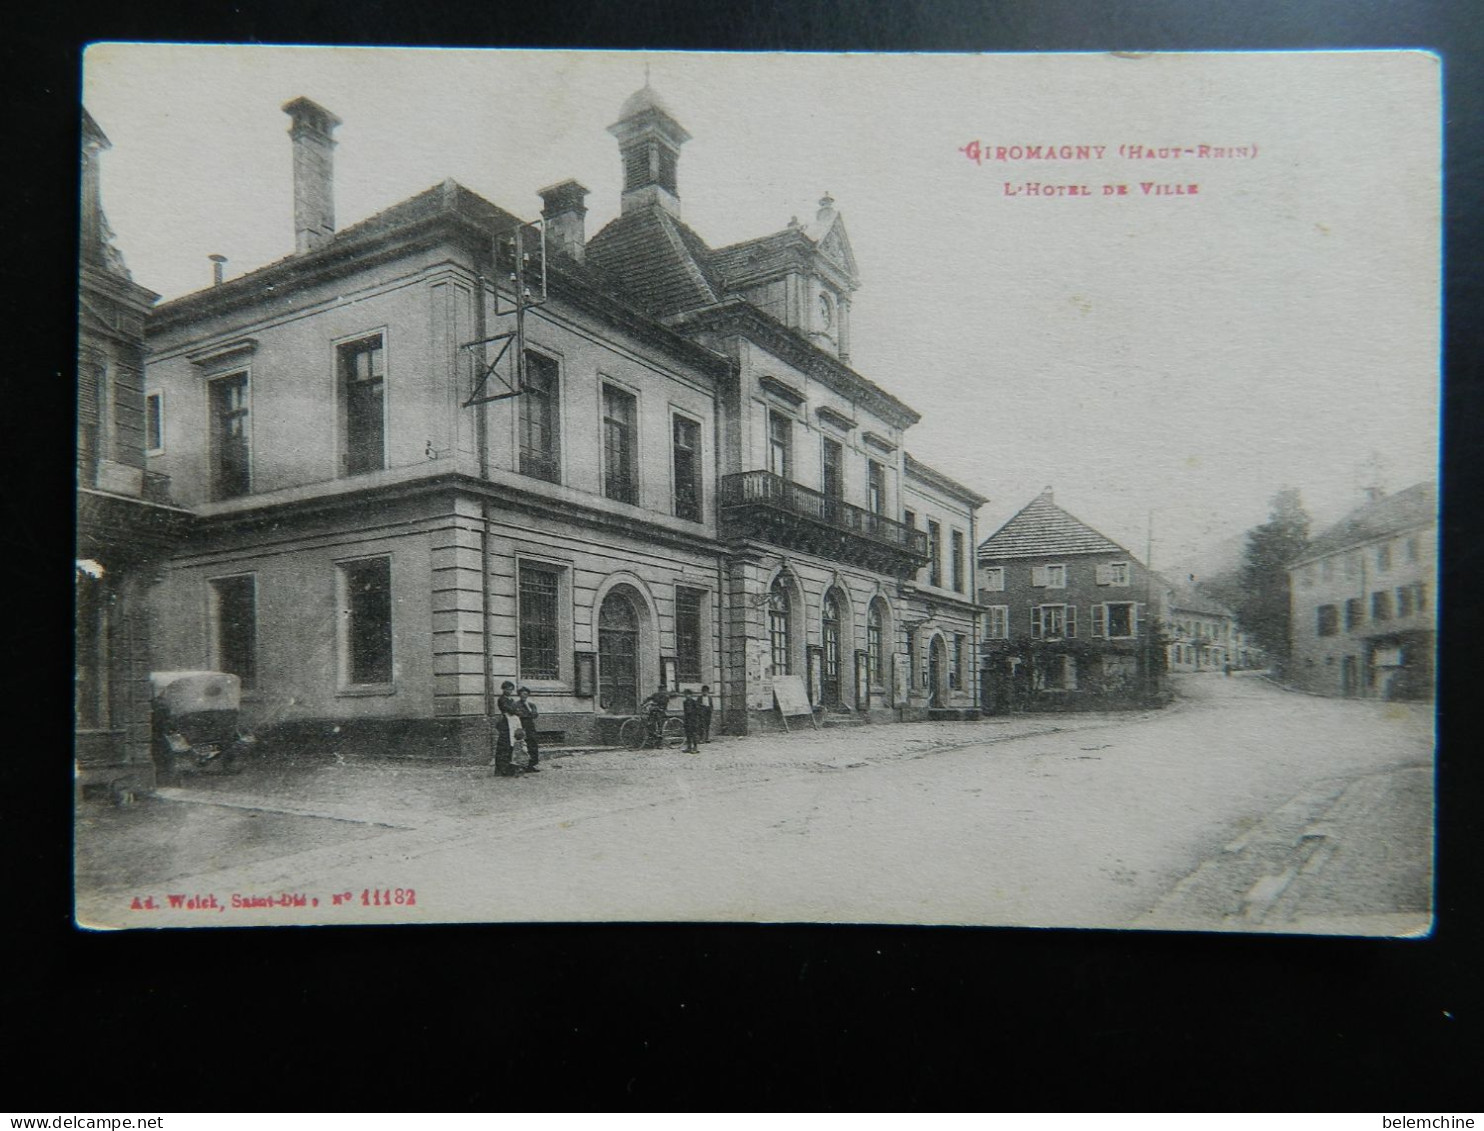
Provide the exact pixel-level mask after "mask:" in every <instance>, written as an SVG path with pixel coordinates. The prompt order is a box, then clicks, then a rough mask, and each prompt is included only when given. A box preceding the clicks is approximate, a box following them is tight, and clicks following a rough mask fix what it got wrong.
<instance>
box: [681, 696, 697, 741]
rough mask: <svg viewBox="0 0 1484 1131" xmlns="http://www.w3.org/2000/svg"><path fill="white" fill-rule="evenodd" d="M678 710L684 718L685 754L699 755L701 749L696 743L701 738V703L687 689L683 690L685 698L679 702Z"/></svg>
mask: <svg viewBox="0 0 1484 1131" xmlns="http://www.w3.org/2000/svg"><path fill="white" fill-rule="evenodd" d="M680 709H681V713H682V715H683V716H684V718H685V752H686V753H687V754H699V753H700V752H701V748H700V747H699V746H697V745H696V743H697V742H699V741H700V738H701V701H700V700H699V699H697V698H696V693H695V691H693V690H692V689H691V688H689V687H687V688H686V689H685V698H684V700H682V701H681V704H680Z"/></svg>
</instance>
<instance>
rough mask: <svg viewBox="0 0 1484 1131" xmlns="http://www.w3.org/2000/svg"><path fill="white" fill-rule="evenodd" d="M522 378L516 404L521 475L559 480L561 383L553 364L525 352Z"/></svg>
mask: <svg viewBox="0 0 1484 1131" xmlns="http://www.w3.org/2000/svg"><path fill="white" fill-rule="evenodd" d="M525 369H526V371H525V378H524V380H523V382H522V385H521V395H520V397H518V398H517V400H516V404H517V405H518V407H519V412H520V470H521V474H522V475H530V476H532V477H534V478H536V479H545V480H546V481H547V482H548V483H558V482H560V481H561V466H562V465H561V428H560V420H561V418H560V415H559V413H560V410H561V382H560V380H559V376H560V371H559V370H558V368H557V363H556V362H555V361H553V360H552V359H551V358H549V357H544V356H542V355H541V354H539V353H532V352H531V351H530V350H527V351H526V361H525Z"/></svg>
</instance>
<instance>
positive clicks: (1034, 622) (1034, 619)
mask: <svg viewBox="0 0 1484 1131" xmlns="http://www.w3.org/2000/svg"><path fill="white" fill-rule="evenodd" d="M1031 636H1032V637H1034V638H1036V639H1039V638H1040V636H1041V606H1040V605H1037V606H1036V607H1035V608H1033V609H1031Z"/></svg>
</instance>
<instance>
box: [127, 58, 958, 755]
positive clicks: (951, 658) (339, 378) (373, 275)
mask: <svg viewBox="0 0 1484 1131" xmlns="http://www.w3.org/2000/svg"><path fill="white" fill-rule="evenodd" d="M284 111H285V113H286V114H287V115H288V117H289V120H290V130H289V133H290V145H291V146H292V150H293V156H294V164H293V169H294V227H295V250H294V252H293V253H292V254H290V255H288V256H286V257H284V258H283V259H280V260H278V261H277V262H275V263H272V264H269V265H268V266H266V267H263V268H260V269H258V270H255V271H252V272H250V273H248V274H246V275H243V276H240V277H237V278H230V279H229V278H225V277H221V278H219V279H218V281H217V283H216V284H215V285H212V286H210V287H207V288H205V289H203V290H201V291H198V292H195V293H193V294H189V295H186V296H184V297H182V298H178V299H175V300H173V301H170V302H166V303H163V304H160V305H159V306H157V307H156V308H155V309H154V311H153V313H152V314H151V316H150V318H149V322H148V328H147V354H148V359H147V364H146V368H145V375H144V395H145V396H146V397H147V398H150V404H151V405H152V409H151V411H153V412H154V413H156V417H157V419H158V425H157V427H158V440H159V443H158V446H157V447H156V448H154V449H152V451H151V452H150V455H149V457H148V470H149V473H150V474H152V475H161V476H169V477H170V479H171V481H172V482H173V483H174V484H175V496H174V497H175V501H176V502H177V503H178V504H179V505H181V506H184V507H186V508H188V509H189V510H190V511H191V512H192V514H193V515H194V524H193V526H192V530H191V535H190V538H189V540H188V541H187V542H186V543H185V544H184V545H183V546H182V547H181V548H180V549H179V550H178V551H177V552H176V553H175V555H174V557H173V559H172V560H171V562H170V564H169V567H168V569H167V570H166V572H165V577H164V580H163V582H162V583H161V584H160V586H159V587H158V589H157V590H156V593H155V599H154V601H153V608H154V611H155V615H154V622H153V623H154V628H155V640H154V645H155V649H156V658H155V665H156V667H159V668H179V669H188V668H210V669H216V670H223V671H229V672H234V673H235V674H237V675H239V676H240V677H241V679H242V682H243V688H244V711H245V714H246V716H247V722H248V723H249V725H251V726H252V727H253V728H254V729H255V730H256V731H257V732H258V733H259V734H260V736H262V737H263V738H265V739H266V740H270V741H271V740H272V739H273V738H274V737H275V736H277V737H282V738H292V739H297V740H300V741H305V742H311V743H314V742H319V743H327V744H333V745H335V746H336V747H337V748H341V747H345V748H357V749H360V748H364V749H367V750H398V749H409V748H416V749H418V750H420V751H423V752H428V753H436V752H442V753H445V754H448V755H455V756H466V757H473V756H479V755H481V754H482V753H483V752H485V751H486V750H487V749H488V741H489V720H490V718H491V717H492V714H493V712H494V698H495V696H496V695H497V694H498V688H499V685H500V683H501V682H503V681H504V680H506V679H509V680H513V681H516V682H518V683H520V684H522V685H524V686H528V687H529V688H530V689H531V691H532V694H533V696H534V698H535V699H536V700H537V702H538V704H539V707H540V711H541V718H542V726H543V728H549V729H548V733H551V734H553V735H560V736H561V737H563V738H564V739H565V740H566V741H568V742H587V741H599V742H602V741H609V740H611V739H612V738H613V736H614V735H615V734H616V731H617V726H618V724H619V723H620V722H621V721H622V720H623V719H624V718H626V717H628V716H630V715H632V714H633V713H635V712H636V711H638V710H639V709H640V704H641V702H642V700H643V699H644V697H645V696H647V695H648V694H649V693H650V692H652V691H653V690H654V689H655V688H656V687H659V686H661V685H663V686H665V687H668V688H671V689H675V688H679V687H691V686H700V685H703V684H704V685H708V686H709V687H710V688H711V689H712V692H713V694H714V695H715V696H716V702H717V707H718V713H719V721H720V724H721V727H722V728H723V729H726V730H728V731H731V732H737V733H745V732H748V731H750V730H755V729H757V728H759V727H770V726H773V725H776V723H777V712H776V711H775V709H774V696H773V684H774V682H775V681H777V680H779V679H781V678H790V677H795V676H796V677H799V678H800V679H801V680H802V682H803V684H804V686H805V688H806V692H807V694H808V696H809V699H810V702H811V703H813V704H814V705H815V706H816V708H817V713H818V714H820V715H822V716H824V717H826V718H827V719H830V720H833V721H837V722H854V721H870V720H875V721H888V720H897V719H905V718H921V717H927V716H928V714H929V712H932V711H946V712H950V713H971V712H972V710H973V708H974V706H975V704H976V692H975V688H976V679H977V674H976V672H977V667H976V664H977V656H978V651H979V648H978V643H979V641H978V618H977V615H976V607H975V601H974V594H975V591H976V582H975V569H976V566H975V562H974V555H973V553H972V547H973V546H974V544H975V538H976V528H975V517H974V516H975V511H976V510H977V509H978V507H979V506H980V505H982V504H983V502H984V501H985V499H984V497H983V496H981V495H979V494H978V493H976V492H975V491H973V490H972V489H970V488H967V487H964V486H962V485H960V484H957V483H955V482H953V481H952V480H950V479H948V478H947V477H946V476H943V475H941V474H940V473H938V472H936V471H934V470H933V469H932V468H930V467H928V466H927V465H926V464H922V463H920V462H919V461H917V460H915V459H913V458H912V457H911V456H910V455H909V454H908V453H907V451H906V446H905V440H906V433H907V432H908V430H909V429H910V428H911V426H912V425H913V424H915V423H916V422H917V421H918V419H919V416H918V414H917V412H916V411H914V410H913V409H912V408H911V407H910V406H908V405H907V404H905V403H904V402H903V401H901V400H900V399H899V398H898V397H896V396H895V395H893V394H892V393H891V392H889V391H887V390H886V389H884V388H882V387H881V386H879V385H877V384H875V383H874V382H873V381H871V380H870V379H869V378H867V377H865V376H864V375H862V374H861V373H860V372H858V371H857V370H856V369H855V368H854V367H853V366H852V364H851V360H850V307H851V296H852V294H853V292H854V291H855V290H856V288H857V287H858V286H859V285H860V278H859V274H858V269H857V265H856V262H855V258H854V255H853V253H852V251H851V247H850V241H849V238H848V236H847V235H846V232H845V226H844V222H843V220H842V219H841V217H840V214H839V212H838V211H837V210H836V209H835V207H834V201H833V200H831V199H830V198H829V197H828V196H826V197H825V198H823V199H822V200H821V201H820V203H819V207H818V211H817V213H816V215H815V217H814V220H813V221H812V222H810V223H809V224H807V225H805V224H800V223H798V222H793V223H790V224H789V225H788V226H787V227H785V228H784V229H782V230H780V231H778V232H775V233H772V234H770V235H766V236H763V237H760V238H758V239H755V240H751V241H746V242H743V243H741V244H735V245H731V246H728V247H721V248H714V249H713V248H711V247H709V246H708V245H707V244H706V242H705V241H704V240H703V239H702V238H701V237H700V236H699V235H698V234H697V233H695V232H694V231H692V230H691V229H690V228H689V227H688V226H686V224H685V223H684V222H683V221H682V219H681V212H680V191H679V180H678V167H679V161H680V151H681V148H682V147H683V145H684V143H685V141H686V140H687V139H688V136H689V135H688V134H687V133H686V131H685V130H684V128H683V127H682V126H681V125H680V123H679V120H678V118H677V117H676V115H675V114H674V113H673V112H672V111H671V110H670V109H669V108H668V107H667V106H666V105H665V104H664V102H663V101H662V100H661V99H660V98H659V96H658V95H657V94H656V93H655V92H654V91H653V89H652V88H651V87H649V86H648V84H647V83H646V85H645V86H644V88H642V89H641V90H639V91H638V92H636V93H635V94H634V95H633V96H631V97H630V98H629V100H628V101H627V102H626V103H625V104H624V106H623V107H622V109H621V111H620V113H619V117H618V121H617V122H616V123H615V124H614V125H613V126H612V127H611V132H612V134H613V135H614V136H615V138H616V140H617V143H618V151H619V152H618V156H619V159H620V160H621V162H622V168H623V172H624V188H623V195H622V200H621V213H620V215H619V216H618V217H617V218H616V219H614V220H613V221H612V222H611V223H609V224H608V225H606V226H605V227H604V228H603V229H602V230H601V231H599V232H597V233H595V234H593V235H592V236H589V235H588V234H587V232H586V230H585V228H586V197H587V196H588V190H587V189H585V188H584V187H583V186H582V185H581V184H579V183H578V182H576V181H575V180H567V181H563V182H561V183H560V184H556V185H552V186H550V187H549V188H546V189H543V190H541V192H540V196H541V200H542V204H543V208H542V213H541V221H540V222H539V224H538V223H535V222H527V221H525V220H523V219H522V218H520V217H518V216H517V215H515V214H514V213H512V212H508V211H506V210H504V209H502V208H499V207H497V206H495V205H493V204H491V203H489V202H488V201H486V200H484V199H483V198H481V197H480V196H478V195H477V194H475V193H473V192H471V191H469V190H468V189H466V188H464V187H462V186H461V185H459V184H457V183H455V182H453V181H444V182H442V183H441V184H437V185H434V186H433V187H431V188H429V189H428V190H426V191H425V192H422V193H420V194H418V195H416V196H414V197H412V198H410V199H408V200H404V201H402V202H401V203H398V204H395V205H393V206H391V207H389V208H387V209H386V210H385V211H383V212H380V213H378V214H377V215H374V216H372V217H371V218H369V219H367V220H365V221H363V222H360V223H357V224H354V225H352V226H350V227H347V228H344V229H338V228H337V227H336V225H335V219H334V181H333V166H334V162H333V153H334V149H335V146H336V144H337V143H336V139H335V130H336V128H337V126H338V125H339V120H338V119H337V118H336V117H335V115H334V114H333V113H331V112H330V111H329V110H327V109H325V108H324V107H322V106H319V105H317V104H316V103H313V102H311V101H309V100H308V99H304V98H298V99H295V100H293V101H292V102H290V103H288V104H287V105H286V106H285V107H284Z"/></svg>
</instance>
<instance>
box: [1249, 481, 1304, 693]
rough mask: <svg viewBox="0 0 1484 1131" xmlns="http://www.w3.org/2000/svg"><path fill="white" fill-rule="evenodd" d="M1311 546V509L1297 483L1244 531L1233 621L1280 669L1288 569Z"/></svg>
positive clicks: (1284, 645) (1285, 632)
mask: <svg viewBox="0 0 1484 1131" xmlns="http://www.w3.org/2000/svg"><path fill="white" fill-rule="evenodd" d="M1308 546H1309V514H1308V512H1307V511H1305V510H1304V501H1303V499H1302V498H1301V497H1300V496H1299V492H1298V488H1296V487H1284V488H1283V489H1282V490H1281V491H1279V492H1278V493H1277V494H1276V495H1274V496H1273V498H1272V501H1271V503H1270V504H1269V511H1268V521H1267V522H1265V523H1263V524H1262V525H1261V526H1255V527H1253V528H1252V529H1251V530H1249V531H1248V532H1247V545H1246V548H1245V551H1244V553H1243V557H1242V570H1241V586H1242V598H1241V601H1240V603H1239V604H1238V606H1237V620H1238V621H1240V622H1241V625H1242V628H1243V630H1244V631H1246V632H1248V633H1250V634H1251V635H1252V636H1253V638H1255V639H1256V640H1257V642H1258V643H1259V644H1261V645H1262V646H1263V648H1264V649H1266V650H1267V654H1268V656H1269V657H1270V658H1271V659H1273V660H1274V661H1276V662H1277V664H1278V665H1279V667H1280V668H1282V667H1283V666H1285V665H1286V664H1287V661H1288V647H1289V639H1288V620H1289V597H1288V569H1287V566H1288V564H1289V563H1290V562H1292V561H1293V560H1294V559H1295V558H1297V557H1299V556H1300V555H1301V554H1302V553H1303V552H1304V551H1305V550H1306V549H1307V548H1308Z"/></svg>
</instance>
